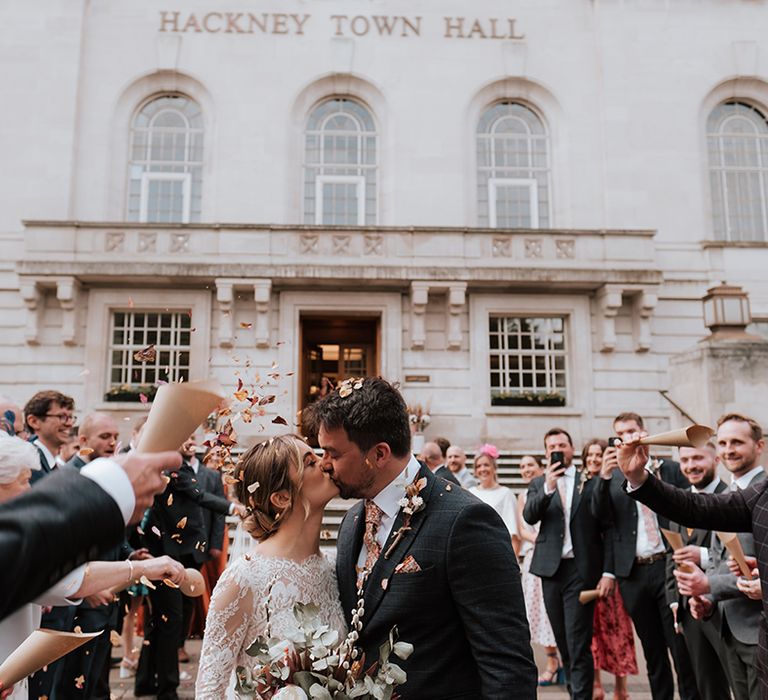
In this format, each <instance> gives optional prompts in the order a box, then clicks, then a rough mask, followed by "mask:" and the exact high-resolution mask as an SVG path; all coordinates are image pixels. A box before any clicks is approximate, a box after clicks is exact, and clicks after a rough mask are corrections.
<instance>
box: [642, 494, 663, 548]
mask: <svg viewBox="0 0 768 700" xmlns="http://www.w3.org/2000/svg"><path fill="white" fill-rule="evenodd" d="M640 512H642V514H643V526H644V527H645V534H646V537H648V544H650V545H651V547H654V548H656V547H658V546H659V545H660V544H661V537H659V530H658V528H657V527H656V519H655V518H654V517H653V511H652V510H651V509H650V508H649V507H648V506H647V505H645V504H644V503H641V504H640Z"/></svg>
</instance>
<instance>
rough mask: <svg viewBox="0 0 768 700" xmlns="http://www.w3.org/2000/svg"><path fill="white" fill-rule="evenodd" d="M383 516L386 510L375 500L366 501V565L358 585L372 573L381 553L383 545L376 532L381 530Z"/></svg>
mask: <svg viewBox="0 0 768 700" xmlns="http://www.w3.org/2000/svg"><path fill="white" fill-rule="evenodd" d="M383 516H384V511H383V510H382V509H381V508H379V507H378V506H377V505H376V504H375V503H374V502H373V501H371V500H366V501H365V534H364V535H363V544H364V545H365V549H366V555H365V566H364V567H363V570H362V571H360V572H359V573H358V577H357V582H358V585H361V584H362V583H363V582H364V581H365V579H366V578H367V577H368V574H370V573H371V569H373V566H374V564H375V563H376V560H377V559H378V558H379V554H381V545H380V544H379V543H378V541H377V540H376V533H378V531H379V526H380V525H381V518H382V517H383Z"/></svg>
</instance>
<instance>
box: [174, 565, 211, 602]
mask: <svg viewBox="0 0 768 700" xmlns="http://www.w3.org/2000/svg"><path fill="white" fill-rule="evenodd" d="M185 571H186V572H187V575H186V576H185V577H184V580H183V581H182V582H181V585H180V586H179V588H180V589H181V592H182V593H183V594H184V595H185V596H187V597H189V598H197V597H198V596H201V595H203V593H204V592H205V579H204V578H203V575H202V574H201V573H200V572H199V571H198V570H197V569H185Z"/></svg>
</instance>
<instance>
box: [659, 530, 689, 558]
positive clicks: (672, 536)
mask: <svg viewBox="0 0 768 700" xmlns="http://www.w3.org/2000/svg"><path fill="white" fill-rule="evenodd" d="M661 534H662V535H664V537H665V538H666V540H667V542H669V546H670V547H672V551H673V552H676V551H677V550H678V549H682V548H683V546H684V545H683V536H682V535H681V534H680V533H679V532H673V531H672V530H667V529H666V528H664V527H662V528H661Z"/></svg>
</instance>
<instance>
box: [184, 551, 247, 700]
mask: <svg viewBox="0 0 768 700" xmlns="http://www.w3.org/2000/svg"><path fill="white" fill-rule="evenodd" d="M253 602H254V601H253V591H252V590H251V588H250V587H249V586H248V584H247V582H246V580H245V577H244V576H243V575H242V573H241V571H240V567H238V566H237V564H235V565H233V566H231V567H230V568H227V569H225V571H224V573H223V574H222V576H221V578H220V579H219V582H218V583H217V584H216V588H215V589H214V591H213V596H212V597H211V603H210V606H209V608H208V617H207V618H206V621H205V636H204V637H203V648H202V650H201V652H200V668H199V669H198V672H197V683H196V690H195V698H197V700H221V699H222V698H224V697H227V695H228V693H227V689H228V688H229V686H230V684H231V683H232V682H233V676H232V672H233V671H234V670H235V667H236V665H237V659H238V656H239V655H240V652H241V650H242V648H243V646H244V643H245V636H246V633H247V630H248V628H249V627H250V626H251V622H252V616H253V612H254V606H253ZM229 696H230V697H232V694H231V693H230V694H229Z"/></svg>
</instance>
